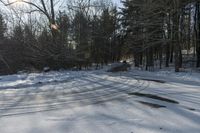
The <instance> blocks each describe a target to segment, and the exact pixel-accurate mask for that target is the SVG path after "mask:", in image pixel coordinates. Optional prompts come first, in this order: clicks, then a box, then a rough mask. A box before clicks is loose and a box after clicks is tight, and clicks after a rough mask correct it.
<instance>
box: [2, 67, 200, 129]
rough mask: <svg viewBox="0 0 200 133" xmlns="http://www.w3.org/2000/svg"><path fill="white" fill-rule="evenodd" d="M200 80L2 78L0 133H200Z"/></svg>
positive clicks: (60, 75)
mask: <svg viewBox="0 0 200 133" xmlns="http://www.w3.org/2000/svg"><path fill="white" fill-rule="evenodd" d="M199 77H200V76H199V74H196V73H195V74H193V75H191V74H189V73H182V74H180V75H177V74H174V73H166V72H158V73H155V74H153V73H150V72H141V71H133V72H128V73H118V74H111V73H105V72H102V71H92V72H50V73H45V74H21V75H10V76H2V77H0V133H16V132H18V133H94V132H95V133H102V132H103V133H143V132H144V133H147V132H148V133H151V132H152V133H154V132H155V133H159V132H166V133H168V132H169V133H177V132H180V133H188V132H192V133H199V132H200V127H199V125H200V82H199ZM135 93H139V95H138V94H137V95H135ZM132 94H133V95H132ZM144 94H151V95H150V96H151V97H149V95H144ZM152 95H153V97H152ZM160 97H161V100H160V99H158V98H160ZM163 98H166V99H169V100H174V101H176V102H177V103H178V104H175V103H170V102H168V101H165V99H164V100H163ZM158 105H159V106H161V107H159V106H158ZM157 106H158V107H157Z"/></svg>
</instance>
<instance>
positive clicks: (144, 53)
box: [0, 0, 200, 74]
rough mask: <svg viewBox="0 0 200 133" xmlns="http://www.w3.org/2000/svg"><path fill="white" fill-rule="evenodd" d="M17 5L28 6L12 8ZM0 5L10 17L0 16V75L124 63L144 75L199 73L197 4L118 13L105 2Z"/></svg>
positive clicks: (130, 6)
mask: <svg viewBox="0 0 200 133" xmlns="http://www.w3.org/2000/svg"><path fill="white" fill-rule="evenodd" d="M19 2H20V3H21V4H20V6H22V5H24V4H25V5H28V6H26V8H23V9H18V8H17V7H15V6H13V5H15V4H17V3H19ZM0 3H1V5H0V6H2V7H3V6H4V7H6V9H7V10H9V11H10V12H8V11H7V10H0V73H1V74H10V73H16V72H18V71H21V70H28V71H35V70H42V69H43V68H44V67H50V68H51V69H53V70H58V69H61V68H63V69H71V68H75V67H76V68H77V69H79V70H81V69H83V68H87V67H89V66H91V65H93V64H94V65H95V66H96V68H99V67H100V66H103V65H107V64H109V63H113V62H118V61H120V60H124V59H129V58H131V59H133V60H134V65H135V67H143V68H145V69H146V70H153V69H154V67H159V68H160V69H161V68H162V67H171V66H173V67H174V68H175V71H176V72H179V71H180V69H181V68H184V67H194V68H195V67H196V68H198V67H200V8H199V6H200V5H199V4H200V1H198V0H170V1H169V0H122V4H123V7H122V8H120V9H119V8H118V7H117V5H114V4H113V3H112V2H111V1H109V0H68V1H67V2H66V3H65V4H63V3H62V0H38V1H37V0H36V1H34V2H31V1H26V0H20V1H13V2H10V3H9V2H7V1H4V0H0ZM58 3H61V5H64V6H62V8H59V6H56V5H58ZM18 5H19V4H18Z"/></svg>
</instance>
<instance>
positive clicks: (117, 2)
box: [112, 0, 122, 6]
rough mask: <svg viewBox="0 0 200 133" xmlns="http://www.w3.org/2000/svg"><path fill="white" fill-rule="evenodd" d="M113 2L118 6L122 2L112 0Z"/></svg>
mask: <svg viewBox="0 0 200 133" xmlns="http://www.w3.org/2000/svg"><path fill="white" fill-rule="evenodd" d="M112 1H113V2H114V3H116V4H117V5H118V6H122V4H121V2H120V1H121V0H112Z"/></svg>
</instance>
